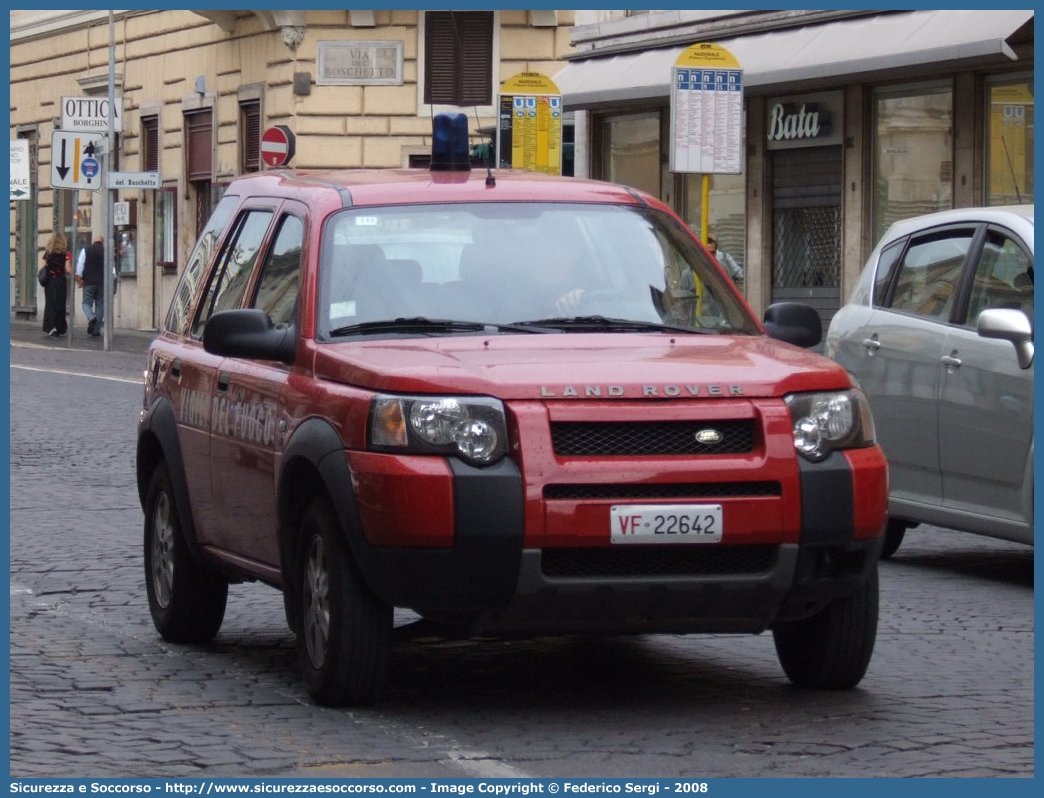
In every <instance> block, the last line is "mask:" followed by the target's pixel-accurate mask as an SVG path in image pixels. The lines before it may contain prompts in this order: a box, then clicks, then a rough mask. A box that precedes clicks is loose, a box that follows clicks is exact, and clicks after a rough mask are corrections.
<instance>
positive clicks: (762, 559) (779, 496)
mask: <svg viewBox="0 0 1044 798" xmlns="http://www.w3.org/2000/svg"><path fill="white" fill-rule="evenodd" d="M463 141H465V142H466V133H465V138H464V139H463ZM438 166H439V163H438V162H436V167H438ZM820 334H821V329H820V324H819V320H818V317H817V316H816V314H815V312H814V311H812V309H810V308H807V307H804V306H800V305H792V304H787V305H776V306H772V307H770V308H769V309H768V311H767V312H766V316H765V323H764V326H763V325H762V324H759V323H758V321H757V320H756V319H755V318H754V317H753V316H752V314H751V311H750V309H749V308H748V307H747V305H746V304H745V303H744V301H743V299H742V298H741V297H740V296H739V295H738V294H737V292H736V290H735V288H734V287H733V284H732V282H731V281H730V280H729V278H728V277H727V276H726V275H725V274H723V273H722V271H721V270H720V269H719V267H718V266H717V264H716V262H715V261H714V259H713V258H711V257H710V256H709V255H708V254H707V253H706V251H705V250H704V249H703V248H702V247H701V246H700V244H699V242H698V241H697V240H696V239H695V238H694V237H693V235H692V234H691V232H690V231H689V230H688V229H687V228H686V226H685V224H683V223H682V221H681V220H680V219H678V218H677V217H676V216H675V214H674V213H672V212H671V210H670V209H669V208H667V207H666V206H665V205H664V204H662V203H661V202H659V201H658V200H656V199H654V198H653V197H650V196H647V195H645V194H643V193H641V192H639V191H635V190H633V189H629V188H626V187H622V186H616V185H610V184H606V183H599V182H593V181H586V180H578V179H573V178H552V177H547V176H541V175H534V174H527V173H518V172H503V171H501V172H498V173H496V174H495V175H494V174H492V173H485V172H482V173H476V174H472V173H470V171H468V170H467V169H466V167H465V169H464V170H463V171H460V170H456V169H447V170H439V169H438V168H436V169H433V170H432V171H430V172H428V171H420V170H399V171H339V172H303V171H297V172H294V171H274V172H266V173H263V174H260V175H256V176H249V177H243V178H240V179H238V180H236V181H234V182H233V183H232V184H231V185H230V186H229V188H228V191H227V192H226V194H225V195H224V198H223V199H222V200H221V201H220V203H219V204H218V206H217V208H216V209H215V212H214V214H213V217H212V218H211V219H210V221H209V223H208V225H207V227H206V229H205V230H204V232H203V234H202V236H201V237H200V239H199V242H198V244H197V245H196V248H195V250H194V252H193V254H192V256H191V259H190V261H189V263H188V266H187V267H186V269H185V272H184V274H183V276H182V279H181V281H180V283H179V285H178V288H177V290H176V294H175V296H174V299H173V302H172V304H171V307H170V311H169V313H168V316H167V319H166V322H165V324H164V327H163V330H162V331H161V333H160V334H159V336H158V337H157V338H156V340H155V342H154V343H153V345H152V347H151V350H150V353H149V358H148V373H147V377H146V385H145V395H144V403H143V407H142V411H141V417H140V421H139V427H138V450H137V479H138V490H139V493H140V498H141V503H142V506H143V508H144V510H145V540H144V544H145V570H146V585H147V593H148V601H149V606H150V609H151V612H152V617H153V619H154V622H155V625H156V628H157V629H158V630H159V632H160V634H162V635H163V637H164V638H166V639H167V640H170V641H175V642H183V643H192V642H204V641H208V640H210V639H212V638H213V637H214V636H215V635H216V634H217V632H218V630H219V627H220V625H221V622H222V618H223V615H224V611H225V602H226V597H227V592H228V585H229V583H230V582H240V581H245V580H257V581H261V582H264V583H267V584H269V585H272V586H274V587H276V588H278V589H280V590H282V592H283V597H284V605H285V609H286V617H287V620H288V623H289V625H290V627H291V629H292V630H293V631H294V633H295V634H296V637H297V640H298V647H299V650H300V666H301V671H302V674H303V678H304V682H305V685H306V686H307V689H308V692H309V693H310V695H311V696H312V698H313V699H314V700H315V701H317V702H318V703H321V704H328V705H342V704H361V703H366V702H370V701H373V700H375V699H376V698H377V697H378V695H379V693H380V691H381V688H382V685H383V682H384V677H385V672H386V670H387V664H388V659H389V655H390V651H391V647H392V646H391V640H392V626H393V620H392V610H393V608H394V607H403V608H410V609H412V610H414V611H415V612H416V613H418V614H419V615H420V616H422V617H423V618H424V619H425V620H426V621H428V622H431V623H435V624H439V625H441V626H443V627H445V628H446V629H447V630H454V631H457V632H460V633H464V634H468V633H475V632H479V631H482V632H486V633H497V632H504V633H508V632H510V633H523V634H543V633H570V632H577V633H580V632H605V633H612V634H620V633H650V632H671V633H687V632H716V633H723V632H736V633H759V632H762V631H765V630H768V629H771V631H772V633H773V635H774V637H775V643H776V648H777V651H778V653H779V659H780V662H781V664H782V666H783V669H784V671H785V672H786V674H787V676H788V677H789V678H790V679H791V680H792V681H793V682H794V683H796V684H798V685H803V686H809V687H817V688H827V689H843V688H850V687H852V686H854V685H855V684H857V683H858V682H859V681H860V679H861V678H862V677H863V674H864V672H865V670H866V668H867V665H868V663H869V660H870V656H871V653H872V651H873V646H874V639H875V636H876V627H877V611H878V584H877V562H878V554H879V550H880V546H881V534H882V531H883V528H884V525H885V515H886V503H887V487H888V486H887V467H886V463H885V460H884V457H883V456H882V454H881V451H880V450H879V449H878V447H877V446H876V444H875V441H874V428H873V422H872V420H871V416H870V412H869V409H868V406H867V403H866V400H865V399H864V397H863V395H862V393H861V392H860V391H859V389H858V388H857V387H855V386H854V385H853V383H852V381H851V380H850V379H849V377H848V376H847V374H846V373H845V371H844V370H843V369H842V368H840V367H839V366H837V365H836V364H834V363H832V362H831V361H829V360H827V359H826V358H824V357H821V356H819V355H816V354H813V353H810V352H808V351H806V350H805V349H802V348H800V347H801V346H810V345H813V344H815V343H818V341H819V338H820ZM781 339H782V340H781ZM795 344H797V345H795Z"/></svg>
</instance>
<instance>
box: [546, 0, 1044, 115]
mask: <svg viewBox="0 0 1044 798" xmlns="http://www.w3.org/2000/svg"><path fill="white" fill-rule="evenodd" d="M1032 19H1033V11H1032V10H1018V11H988V10H960V11H942V10H935V11H907V12H900V13H888V14H880V15H876V16H862V17H858V18H856V19H846V20H838V21H834V22H828V23H825V24H822V25H810V26H808V27H804V28H788V29H786V30H779V31H771V32H768V33H758V34H753V35H750V36H737V37H734V38H728V39H715V40H713V41H714V43H715V44H719V45H721V46H722V47H724V48H725V49H726V50H728V51H729V52H730V53H732V55H734V56H735V57H736V59H737V60H738V61H739V62H740V65H741V66H742V68H743V85H744V88H752V87H758V86H762V87H767V86H775V85H781V88H782V84H798V83H804V82H807V81H818V82H820V83H822V82H823V81H824V80H828V79H838V78H843V77H854V76H856V75H868V74H872V73H880V72H884V71H894V70H896V69H902V68H909V67H918V66H925V65H928V64H950V63H955V62H961V61H967V60H977V61H979V62H981V61H982V60H983V59H993V60H997V61H1005V60H1009V59H1010V60H1016V55H1015V52H1014V50H1012V48H1011V46H1010V45H1009V44H1008V41H1007V40H1008V39H1009V38H1010V37H1011V36H1012V35H1013V34H1015V33H1016V32H1017V31H1018V30H1019V29H1020V28H1021V27H1022V26H1023V25H1025V24H1026V23H1027V22H1030V21H1032ZM687 46H688V45H683V46H677V47H665V48H661V49H656V50H644V51H640V52H633V53H622V54H618V55H611V56H604V57H601V58H586V59H577V60H575V61H571V62H570V63H568V64H566V66H565V67H564V68H563V69H561V70H559V72H558V73H556V74H555V75H554V76H553V79H554V81H555V83H557V84H558V87H559V89H560V90H561V91H562V104H563V105H564V106H565V108H567V109H577V108H596V107H599V106H606V105H616V104H619V103H626V102H630V101H635V100H643V99H652V98H666V97H668V96H669V94H670V84H671V69H672V67H673V66H674V63H675V61H677V59H678V56H679V55H680V54H681V53H682V52H683V51H684V50H685V49H686V47H687Z"/></svg>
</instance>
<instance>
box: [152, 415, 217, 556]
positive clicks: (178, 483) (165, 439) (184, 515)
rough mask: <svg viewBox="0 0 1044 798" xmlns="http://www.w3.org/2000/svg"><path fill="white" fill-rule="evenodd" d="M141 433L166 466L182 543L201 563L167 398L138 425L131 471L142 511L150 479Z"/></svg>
mask: <svg viewBox="0 0 1044 798" xmlns="http://www.w3.org/2000/svg"><path fill="white" fill-rule="evenodd" d="M145 431H148V432H149V433H151V434H152V436H153V437H154V438H155V439H156V441H157V443H158V445H159V449H160V453H161V455H162V457H163V459H164V460H165V461H166V463H167V471H168V472H169V474H170V485H171V489H172V490H173V491H174V503H175V505H176V506H177V509H178V516H179V517H180V519H181V529H182V532H184V534H185V544H186V545H187V546H188V549H189V551H190V552H191V553H192V556H193V557H195V558H196V559H197V560H199V561H200V562H205V561H206V558H205V557H204V556H203V550H202V548H201V547H200V545H199V541H198V539H197V538H196V524H195V522H194V521H193V518H192V503H191V502H190V501H189V495H188V480H186V479H185V461H184V458H183V457H182V454H181V442H180V441H179V439H178V424H177V419H176V418H175V416H174V405H173V404H171V402H170V400H169V399H166V398H160V399H157V400H156V401H155V402H153V404H152V406H151V407H150V408H149V409H148V410H147V411H146V413H145V417H144V418H143V419H142V421H141V423H140V424H139V425H138V446H137V451H136V462H135V471H136V476H137V482H138V498H139V500H140V501H141V508H142V510H143V511H145V510H146V507H145V504H146V499H147V494H148V490H149V481H150V480H151V478H152V471H151V468H150V463H149V462H148V458H147V457H146V456H145V452H144V451H143V447H144V441H145V436H144V435H143V433H144V432H145Z"/></svg>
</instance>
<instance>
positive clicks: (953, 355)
mask: <svg viewBox="0 0 1044 798" xmlns="http://www.w3.org/2000/svg"><path fill="white" fill-rule="evenodd" d="M942 362H943V365H944V366H951V367H953V368H955V369H956V368H960V367H961V359H960V358H959V357H957V350H956V349H954V350H953V351H952V352H950V354H948V355H943V357H942Z"/></svg>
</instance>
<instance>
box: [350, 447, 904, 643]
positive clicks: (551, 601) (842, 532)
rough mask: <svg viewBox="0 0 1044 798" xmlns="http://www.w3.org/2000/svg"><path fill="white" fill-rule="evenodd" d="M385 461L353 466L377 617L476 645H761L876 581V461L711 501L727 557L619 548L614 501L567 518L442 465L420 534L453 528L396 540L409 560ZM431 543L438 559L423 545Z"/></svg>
mask: <svg viewBox="0 0 1044 798" xmlns="http://www.w3.org/2000/svg"><path fill="white" fill-rule="evenodd" d="M388 457H389V456H388V455H362V456H353V457H350V459H351V460H352V461H353V468H354V469H356V471H355V474H356V475H355V477H354V478H353V481H354V483H355V485H356V487H357V489H358V487H359V486H360V485H362V486H366V485H368V484H369V485H372V488H373V489H372V490H371V491H370V493H367V492H366V491H365V490H364V491H363V495H362V496H360V497H358V498H357V499H356V501H357V502H358V504H359V506H360V513H359V518H360V519H361V521H362V522H363V523H362V532H363V534H359V535H356V536H355V538H354V539H353V550H354V551H355V553H356V556H357V558H358V559H359V561H360V565H361V566H362V573H363V574H364V575H365V578H366V579H367V581H368V583H369V584H370V586H371V587H372V588H373V590H374V591H375V592H376V593H377V594H378V595H379V596H380V597H381V598H382V599H384V600H385V601H386V602H388V603H390V604H392V605H394V606H400V607H409V608H411V609H413V610H415V611H417V612H419V613H420V614H422V615H424V616H425V617H426V618H429V619H430V620H433V621H438V622H443V623H449V624H454V625H463V626H466V627H468V628H469V629H471V630H473V631H481V630H488V631H502V632H518V633H549V632H557V633H569V632H603V633H644V632H674V633H684V632H723V633H724V632H759V631H762V630H764V629H765V628H767V627H768V626H769V625H771V624H772V623H773V622H774V621H776V620H794V619H797V618H800V617H803V616H806V615H809V614H811V613H813V612H815V611H817V610H818V609H819V608H820V607H822V606H823V605H824V604H826V603H828V602H829V601H831V600H833V599H835V598H837V597H840V596H844V595H847V594H850V593H852V592H854V591H855V590H857V589H858V587H859V586H860V585H861V584H862V583H863V580H865V579H866V577H867V576H868V575H869V573H870V572H871V570H872V568H873V567H875V566H876V563H877V559H878V553H879V550H880V544H881V537H880V534H881V532H882V531H883V527H884V520H885V513H886V506H887V470H886V466H885V463H884V458H883V456H881V454H880V452H879V451H878V450H877V449H865V450H857V451H856V452H854V453H853V452H845V453H835V454H834V455H832V456H831V457H829V458H828V459H827V460H825V461H823V462H821V463H815V464H805V463H803V464H802V466H801V468H800V469H799V473H798V474H795V475H794V479H793V480H791V481H790V483H789V486H788V487H787V489H785V490H784V491H782V493H781V495H780V496H778V497H775V498H772V499H766V498H757V499H753V500H752V499H750V498H748V497H731V498H730V497H724V498H721V497H719V498H720V501H721V502H722V504H723V505H724V507H725V514H726V518H727V519H729V518H730V517H731V518H732V519H734V520H735V523H734V524H733V529H734V532H733V533H732V534H729V533H728V532H727V534H726V538H725V540H723V542H722V543H720V544H713V545H711V544H693V545H669V546H663V545H660V546H635V545H629V546H612V545H610V544H609V541H608V522H607V521H606V520H604V519H607V518H608V506H609V505H610V504H612V503H615V502H614V501H612V500H601V499H596V500H570V501H572V502H573V503H572V504H568V505H566V507H571V508H572V509H571V510H568V511H567V510H566V509H563V507H562V506H559V507H557V508H556V507H554V506H552V505H554V504H555V502H553V501H550V500H547V499H546V498H543V500H541V501H535V500H534V497H533V492H534V491H533V488H532V486H529V490H528V493H527V486H526V485H525V484H524V480H523V476H522V474H521V472H520V470H519V468H518V466H517V465H516V464H515V462H514V461H513V460H510V459H505V460H503V461H501V462H500V463H498V464H497V465H496V466H494V467H491V468H484V469H477V468H473V467H471V466H468V465H465V464H463V463H460V462H458V461H456V460H452V459H450V460H444V461H442V460H440V461H438V462H439V463H440V466H439V469H438V472H439V473H433V472H432V470H431V469H430V465H419V466H418V467H421V468H424V469H426V471H425V473H426V474H427V478H428V480H429V481H428V485H427V487H428V493H429V498H428V499H426V500H425V505H424V506H426V507H427V508H428V513H429V514H430V515H431V516H433V517H432V518H430V519H426V518H423V517H415V518H413V524H414V525H415V526H416V527H417V528H418V529H420V528H437V527H438V526H439V524H441V523H443V522H444V521H445V520H446V519H452V524H451V529H448V530H447V531H446V534H445V536H443V537H442V538H438V537H437V536H436V538H431V537H428V538H425V537H424V536H423V535H421V533H420V532H417V533H416V535H414V534H413V533H407V532H406V531H403V532H402V533H401V534H402V535H407V534H409V535H411V536H412V537H413V540H414V545H408V544H406V541H405V540H404V539H402V538H401V537H400V538H399V539H398V540H395V539H390V538H389V537H388V536H387V535H386V534H384V533H383V532H382V528H383V529H384V530H387V529H400V530H408V529H409V528H410V526H411V525H410V523H408V517H409V514H410V512H413V511H412V510H410V509H409V507H408V506H407V505H408V504H409V502H407V500H406V499H405V493H406V492H407V491H406V488H405V485H407V484H414V485H416V484H417V483H412V481H411V480H410V479H406V478H404V479H402V480H401V484H402V485H403V486H404V487H403V488H402V491H403V498H402V499H401V500H396V499H394V498H392V499H390V500H389V498H388V496H387V495H386V492H385V493H381V491H380V490H378V488H380V487H383V488H385V489H387V488H388V487H389V484H390V483H389V482H388V481H383V482H382V481H381V480H376V482H375V481H374V480H373V474H374V473H375V470H379V469H381V468H386V467H387V468H391V469H392V470H395V471H396V472H398V470H399V469H400V468H401V465H402V464H401V461H400V462H399V463H396V464H394V466H392V465H391V464H390V463H389V461H388V460H387V459H386V458H388ZM431 462H432V461H431V459H430V458H429V459H427V463H428V464H430V463H431ZM362 467H365V468H366V469H368V471H367V474H368V476H366V475H363V476H360V475H359V474H358V471H357V469H359V468H362ZM541 495H543V494H541ZM378 496H383V497H384V500H383V502H382V501H378V499H377V497H378ZM412 501H413V503H414V505H415V504H416V501H417V499H416V498H414V499H413V500H412ZM759 502H761V504H758V503H759ZM752 504H753V505H754V506H755V507H758V508H761V509H760V510H758V511H754V510H752V509H751V505H752ZM573 505H576V506H575V507H574V506H573ZM730 508H731V510H730ZM534 515H539V516H540V518H539V519H537V518H535V517H534ZM592 518H597V519H601V520H597V521H595V522H591V521H590V519H592ZM789 519H800V528H799V529H795V528H793V524H786V523H783V522H784V521H786V520H789ZM429 520H430V521H431V525H428V523H427V522H428V521H429ZM382 521H383V523H382ZM538 521H539V523H538ZM571 525H572V526H571ZM726 528H727V529H728V528H729V527H728V522H727V527H726ZM534 529H536V530H537V531H536V532H534ZM570 529H572V530H573V532H574V534H573V535H570V534H568V532H569V530H570ZM595 529H601V530H604V534H603V535H602V536H601V537H599V536H598V535H597V534H595V532H594V531H593V530H595ZM436 539H437V540H440V541H441V543H442V545H431V543H432V541H433V540H436ZM534 539H537V540H540V541H541V542H542V543H544V544H550V545H539V546H534V545H532V541H533V540H534ZM421 541H423V543H422V544H421V545H417V543H420V542H421Z"/></svg>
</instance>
